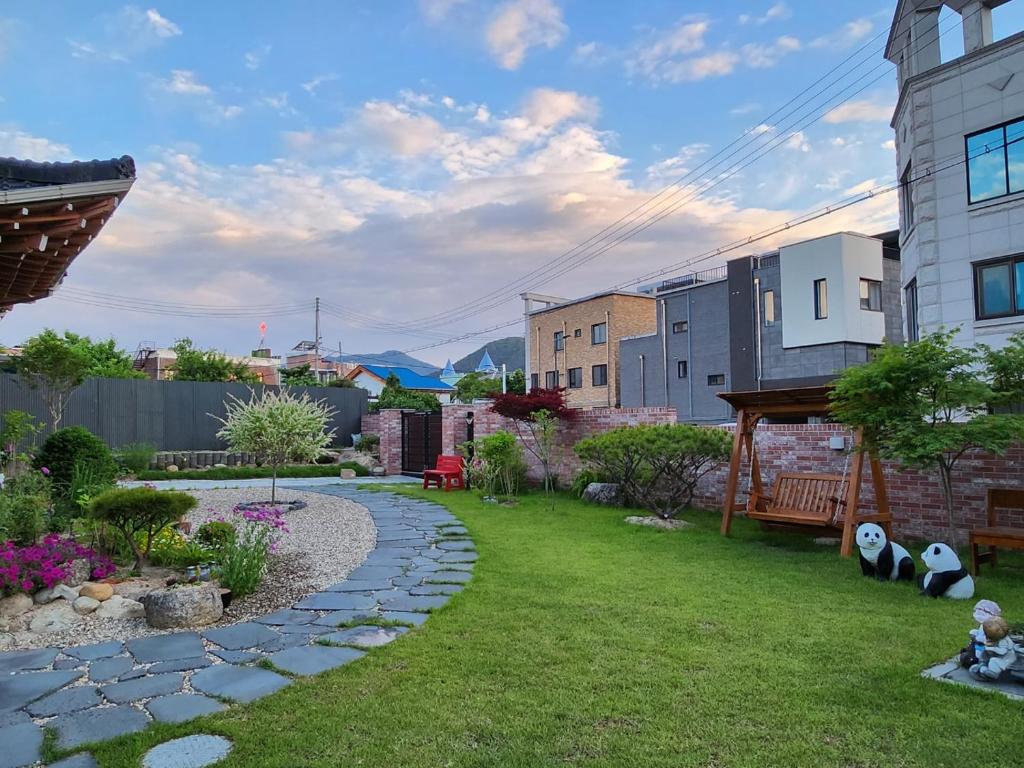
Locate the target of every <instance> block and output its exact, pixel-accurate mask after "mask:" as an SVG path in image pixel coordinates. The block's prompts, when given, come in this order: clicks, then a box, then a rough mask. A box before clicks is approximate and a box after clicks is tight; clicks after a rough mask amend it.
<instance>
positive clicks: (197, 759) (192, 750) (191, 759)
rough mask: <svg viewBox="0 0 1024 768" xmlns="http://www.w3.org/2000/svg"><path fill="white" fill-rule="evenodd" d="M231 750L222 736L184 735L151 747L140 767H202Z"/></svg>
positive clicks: (219, 759)
mask: <svg viewBox="0 0 1024 768" xmlns="http://www.w3.org/2000/svg"><path fill="white" fill-rule="evenodd" d="M230 751H231V742H230V741H228V740H227V739H225V738H224V737H223V736H207V735H200V736H184V737H182V738H180V739H172V740H171V741H167V742H164V743H163V744H159V745H157V746H155V747H153V748H152V749H151V750H149V752H147V753H146V754H145V755H144V756H143V758H142V768H203V767H204V766H207V765H213V764H214V763H218V762H220V761H221V760H223V759H224V758H225V757H227V755H228V753H229V752H230Z"/></svg>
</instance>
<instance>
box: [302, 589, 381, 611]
mask: <svg viewBox="0 0 1024 768" xmlns="http://www.w3.org/2000/svg"><path fill="white" fill-rule="evenodd" d="M376 606H377V601H376V600H374V599H373V598H372V597H367V596H365V595H350V594H346V593H344V592H316V593H314V594H312V595H308V596H306V597H304V598H303V599H302V600H300V601H299V602H297V603H296V604H295V607H296V608H298V609H300V610H311V611H369V610H371V609H373V608H375V607H376Z"/></svg>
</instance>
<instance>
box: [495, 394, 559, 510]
mask: <svg viewBox="0 0 1024 768" xmlns="http://www.w3.org/2000/svg"><path fill="white" fill-rule="evenodd" d="M491 410H492V411H494V412H495V413H497V414H499V415H500V416H504V417H505V418H507V419H511V420H512V423H513V425H514V426H515V428H516V433H517V434H518V435H519V437H520V439H521V440H523V444H524V445H525V446H526V449H527V450H528V451H529V452H530V453H532V454H533V455H534V456H535V457H536V459H537V461H539V462H540V465H541V469H542V470H543V472H544V490H545V491H550V490H551V489H552V488H553V487H554V480H555V478H554V475H553V474H552V472H551V458H552V454H553V453H554V448H555V439H556V437H557V434H558V425H559V422H561V421H571V420H572V419H573V418H574V417H575V415H576V412H575V411H573V410H572V409H571V408H569V406H568V405H567V404H566V400H565V388H564V387H559V388H557V389H535V390H533V391H532V392H528V393H526V394H523V395H517V394H513V393H511V392H509V393H507V394H504V395H500V394H499V395H496V396H495V398H494V402H493V403H492V404H491ZM524 429H525V430H526V431H527V432H528V433H529V435H530V438H531V439H530V440H525V439H523V438H524V433H523V430H524Z"/></svg>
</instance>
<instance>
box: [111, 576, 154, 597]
mask: <svg viewBox="0 0 1024 768" xmlns="http://www.w3.org/2000/svg"><path fill="white" fill-rule="evenodd" d="M158 586H160V585H159V584H153V583H151V582H148V581H123V582H121V583H120V584H116V585H115V586H114V595H115V596H117V595H120V596H121V597H126V598H128V599H129V600H137V601H139V602H142V600H143V599H144V598H145V597H146V595H148V594H149V593H150V592H152V591H153V590H154V589H156V588H157V587H158Z"/></svg>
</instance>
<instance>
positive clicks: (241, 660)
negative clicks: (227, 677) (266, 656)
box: [210, 651, 263, 664]
mask: <svg viewBox="0 0 1024 768" xmlns="http://www.w3.org/2000/svg"><path fill="white" fill-rule="evenodd" d="M210 653H212V654H213V655H214V656H216V657H217V658H219V659H223V660H224V661H226V662H227V663H228V664H248V663H249V662H250V661H256V660H257V659H261V658H263V657H262V656H261V655H260V654H258V653H253V652H252V651H210Z"/></svg>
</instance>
